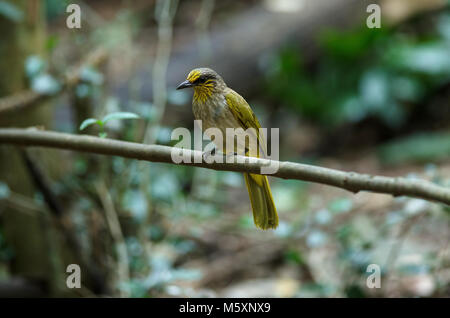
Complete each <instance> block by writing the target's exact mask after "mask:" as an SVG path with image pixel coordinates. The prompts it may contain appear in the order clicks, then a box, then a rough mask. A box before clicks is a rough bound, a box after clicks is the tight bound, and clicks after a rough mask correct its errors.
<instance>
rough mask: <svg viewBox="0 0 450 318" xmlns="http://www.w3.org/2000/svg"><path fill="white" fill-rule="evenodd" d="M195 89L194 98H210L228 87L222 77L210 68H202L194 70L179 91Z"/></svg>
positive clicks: (179, 86) (181, 84)
mask: <svg viewBox="0 0 450 318" xmlns="http://www.w3.org/2000/svg"><path fill="white" fill-rule="evenodd" d="M188 87H193V88H194V91H195V95H194V98H196V95H197V97H199V98H202V99H204V98H209V97H210V96H211V95H212V94H214V93H217V92H220V91H221V90H222V89H224V88H225V87H226V85H225V83H224V81H223V79H222V77H220V75H219V74H217V73H216V72H215V71H213V70H212V69H210V68H206V67H202V68H195V69H193V70H192V71H191V72H190V73H189V74H188V76H187V78H186V80H185V81H184V82H182V83H180V85H178V87H177V89H183V88H188Z"/></svg>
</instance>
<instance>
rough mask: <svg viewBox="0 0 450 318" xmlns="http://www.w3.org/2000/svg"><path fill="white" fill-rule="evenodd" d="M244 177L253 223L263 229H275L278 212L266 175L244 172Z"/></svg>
mask: <svg viewBox="0 0 450 318" xmlns="http://www.w3.org/2000/svg"><path fill="white" fill-rule="evenodd" d="M244 178H245V184H246V185H247V189H248V195H249V196H250V202H251V204H252V210H253V221H254V222H255V225H256V226H257V227H259V228H261V229H263V230H267V229H275V228H276V227H277V226H278V214H277V209H276V208H275V204H274V202H273V198H272V192H271V191H270V186H269V181H268V180H267V177H266V176H261V175H258V174H249V173H244Z"/></svg>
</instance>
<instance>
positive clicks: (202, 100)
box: [177, 68, 278, 230]
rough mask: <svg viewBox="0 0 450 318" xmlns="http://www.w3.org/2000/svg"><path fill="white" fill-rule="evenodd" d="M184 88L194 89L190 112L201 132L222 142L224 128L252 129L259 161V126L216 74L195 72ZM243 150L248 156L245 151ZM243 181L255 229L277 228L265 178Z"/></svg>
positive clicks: (251, 177)
mask: <svg viewBox="0 0 450 318" xmlns="http://www.w3.org/2000/svg"><path fill="white" fill-rule="evenodd" d="M188 87H193V88H194V97H193V100H192V110H193V113H194V117H195V119H197V120H201V121H202V129H203V130H206V129H208V128H218V129H219V130H220V131H221V132H222V134H223V136H224V138H223V140H225V139H226V138H225V136H226V129H227V128H234V129H236V128H242V129H243V130H247V129H248V128H253V129H255V130H254V131H256V134H253V135H251V136H253V138H255V140H253V141H256V142H257V145H258V148H259V151H258V152H257V153H258V155H257V156H258V157H259V152H262V153H263V154H262V155H266V149H265V143H264V141H263V136H262V135H260V134H259V128H260V127H261V125H260V124H259V122H258V119H257V118H256V116H255V114H254V113H253V111H252V109H251V108H250V106H249V105H248V103H247V102H246V101H245V99H244V98H243V97H242V96H241V95H239V94H238V93H236V92H235V91H234V90H232V89H231V88H229V87H227V85H226V84H225V82H224V81H223V79H222V77H220V75H219V74H217V73H216V72H215V71H213V70H212V69H209V68H196V69H194V70H192V71H191V72H190V73H189V75H188V76H187V79H186V80H185V81H184V82H182V83H181V84H180V85H179V86H178V87H177V89H183V88H188ZM251 136H250V138H252V137H251ZM211 139H212V141H213V142H214V144H215V146H216V147H217V148H218V149H220V150H221V151H222V152H223V153H225V154H227V149H225V147H224V145H223V144H217V143H216V142H215V141H214V138H211ZM250 144H251V143H250ZM245 149H246V151H247V152H246V154H247V155H248V149H247V148H245ZM244 177H245V183H246V184H247V189H248V194H249V196H250V202H251V205H252V210H253V220H254V222H255V225H256V226H257V227H259V228H261V229H264V230H266V229H275V228H276V227H277V226H278V214H277V210H276V208H275V204H274V202H273V198H272V192H271V190H270V186H269V181H268V180H267V177H266V176H262V175H257V174H251V173H244Z"/></svg>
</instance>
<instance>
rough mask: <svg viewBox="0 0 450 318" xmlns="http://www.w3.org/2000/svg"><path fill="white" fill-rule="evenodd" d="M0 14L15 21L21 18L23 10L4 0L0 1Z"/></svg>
mask: <svg viewBox="0 0 450 318" xmlns="http://www.w3.org/2000/svg"><path fill="white" fill-rule="evenodd" d="M0 15H2V16H4V17H6V18H8V19H9V20H11V21H13V22H16V23H17V22H20V21H22V20H23V12H22V11H21V10H20V9H18V8H17V7H16V6H15V5H13V4H11V3H8V2H6V1H0Z"/></svg>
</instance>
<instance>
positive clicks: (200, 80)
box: [194, 75, 206, 84]
mask: <svg viewBox="0 0 450 318" xmlns="http://www.w3.org/2000/svg"><path fill="white" fill-rule="evenodd" d="M205 81H206V76H204V75H201V76H200V77H199V78H197V79H196V80H195V82H194V83H195V84H201V83H204V82H205Z"/></svg>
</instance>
